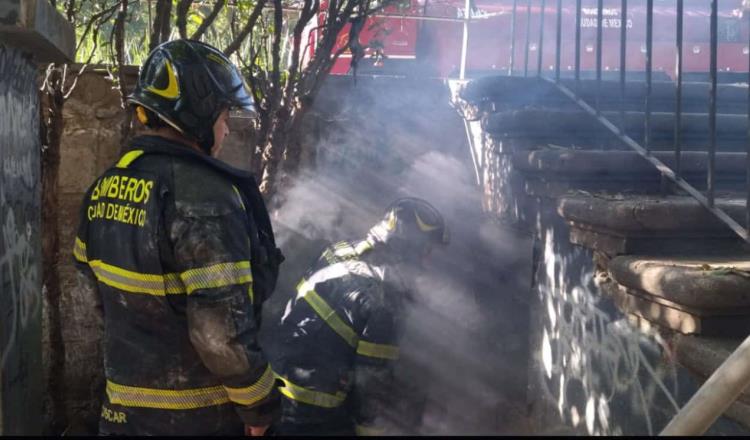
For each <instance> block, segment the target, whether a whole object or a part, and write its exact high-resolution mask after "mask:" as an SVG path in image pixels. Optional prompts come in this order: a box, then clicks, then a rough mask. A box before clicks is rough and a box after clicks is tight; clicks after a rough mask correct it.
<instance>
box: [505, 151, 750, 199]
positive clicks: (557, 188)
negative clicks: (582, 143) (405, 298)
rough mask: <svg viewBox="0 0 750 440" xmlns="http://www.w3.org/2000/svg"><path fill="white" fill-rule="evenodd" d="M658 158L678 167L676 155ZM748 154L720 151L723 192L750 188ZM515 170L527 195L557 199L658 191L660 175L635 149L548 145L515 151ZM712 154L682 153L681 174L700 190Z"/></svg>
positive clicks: (657, 153)
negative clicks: (569, 194)
mask: <svg viewBox="0 0 750 440" xmlns="http://www.w3.org/2000/svg"><path fill="white" fill-rule="evenodd" d="M653 155H654V157H655V158H657V159H659V160H660V161H662V162H663V163H665V164H666V165H667V166H669V167H670V168H673V169H674V167H675V162H676V161H675V157H674V153H673V152H671V151H655V152H654V153H653ZM746 159H747V154H746V153H725V152H720V153H717V154H716V156H715V166H716V168H715V170H716V185H717V188H720V189H722V190H736V191H741V190H742V189H744V188H746V185H747V183H746V173H747V170H746ZM512 163H513V169H514V170H515V171H518V172H520V173H522V174H523V176H524V179H525V180H526V182H525V185H526V191H527V193H528V194H530V195H533V196H539V197H558V196H560V195H562V194H564V193H565V192H566V191H568V190H571V189H581V190H586V191H592V190H607V191H620V192H637V193H656V192H660V191H661V174H660V173H659V171H658V170H657V169H656V167H654V166H653V165H652V164H651V163H650V162H649V161H647V160H646V159H644V158H643V157H642V156H641V155H640V154H638V153H637V152H635V151H591V150H573V149H568V148H557V147H547V148H545V149H542V150H535V151H517V152H514V153H512ZM707 168H708V154H707V153H705V152H697V151H687V152H684V153H683V154H682V159H681V172H682V177H683V178H684V179H685V180H686V181H688V182H689V183H690V184H691V185H693V186H695V187H696V188H698V189H701V190H702V189H704V188H705V186H706V175H707Z"/></svg>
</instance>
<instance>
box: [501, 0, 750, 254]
mask: <svg viewBox="0 0 750 440" xmlns="http://www.w3.org/2000/svg"><path fill="white" fill-rule="evenodd" d="M530 1H531V0H529V2H530ZM568 1H569V2H571V3H572V2H573V1H575V7H576V30H575V33H576V38H575V64H576V65H575V84H576V86H575V90H571V89H569V88H568V87H566V86H565V85H563V84H562V82H561V80H560V77H559V74H555V76H554V78H553V79H550V78H544V79H546V80H547V81H550V82H552V83H554V84H556V85H557V87H558V88H559V89H560V90H561V91H562V92H563V94H564V95H566V96H568V97H569V98H571V99H572V100H573V101H574V102H576V103H577V104H578V105H579V106H580V107H582V108H583V109H584V110H585V111H586V112H588V113H589V114H591V116H593V117H594V118H596V119H597V120H598V121H599V122H600V123H601V124H602V125H603V126H604V127H605V128H606V129H607V130H609V131H610V132H612V134H614V135H615V136H617V137H618V138H619V139H620V140H621V141H622V142H623V143H624V144H625V145H627V146H629V147H630V148H632V149H633V150H635V151H636V152H638V153H639V154H640V155H641V156H643V157H644V158H645V159H646V160H648V161H649V162H651V164H653V165H654V167H655V168H656V169H657V170H658V171H659V172H661V174H662V176H663V178H667V179H669V180H671V181H672V182H674V183H675V184H676V185H677V186H678V187H679V188H681V189H683V190H684V191H686V192H687V193H688V194H689V195H690V196H692V197H693V198H695V199H696V200H697V201H698V202H699V203H700V204H701V205H702V206H703V207H705V208H706V209H707V210H708V211H709V212H711V213H712V214H714V215H715V216H716V217H717V218H718V219H719V220H721V221H722V222H723V223H724V224H726V225H727V226H728V227H729V228H730V229H731V230H732V231H734V232H735V233H736V234H737V235H739V236H740V237H741V238H742V239H743V240H745V241H746V242H748V243H750V129H749V131H748V138H749V141H748V146H747V194H746V200H747V201H746V207H745V209H746V215H745V219H744V223H745V225H744V226H743V225H741V224H740V222H739V221H736V220H735V219H733V218H732V217H731V216H730V215H729V214H727V212H726V211H724V210H723V209H721V208H717V207H716V204H715V197H716V146H717V142H716V141H717V139H716V131H717V130H716V114H717V77H718V72H717V70H718V68H717V54H718V15H719V14H718V0H710V7H711V14H710V34H711V42H710V48H711V50H710V67H709V71H710V72H709V77H710V80H709V85H710V88H709V96H708V101H709V105H708V109H707V110H708V111H707V114H708V122H709V145H708V149H707V153H708V167H707V182H706V187H707V190H706V192H705V194H704V193H702V192H701V191H700V190H698V189H696V188H695V187H694V186H693V185H691V184H690V183H688V182H687V181H686V180H684V179H683V178H682V167H681V159H682V145H681V139H682V133H681V118H682V88H683V80H682V70H683V57H682V48H683V15H684V4H683V3H684V0H676V4H675V7H676V12H677V14H676V15H677V23H676V24H677V33H676V38H675V39H676V41H675V43H676V47H677V48H678V54H677V57H676V60H675V73H676V78H677V81H676V87H675V100H676V109H675V114H676V116H677V117H676V121H675V145H674V154H675V164H676V165H675V169H674V170H673V169H672V168H670V167H668V166H667V165H665V164H664V163H663V162H661V161H660V160H658V159H656V158H655V157H654V156H653V155H652V154H651V151H652V145H651V143H652V142H651V113H652V112H651V106H652V102H651V101H652V99H651V85H652V84H651V83H652V74H653V38H654V35H653V34H654V33H653V14H654V1H653V0H647V1H646V14H647V19H646V100H645V103H644V104H645V118H644V122H645V127H644V138H643V143H642V144H641V143H638V142H636V141H635V140H633V139H632V138H630V137H629V136H628V135H627V134H626V133H625V131H624V126H625V118H624V115H625V114H624V105H625V71H626V67H627V66H626V64H625V62H626V60H625V46H626V44H627V41H626V35H627V29H626V28H627V26H625V22H626V21H627V6H628V3H627V0H621V21H622V25H621V33H620V38H621V41H620V64H621V65H620V93H621V96H620V98H621V104H622V108H621V112H620V114H621V119H622V120H621V121H620V127H617V126H616V125H615V124H613V123H612V122H611V121H609V120H608V119H607V118H605V117H603V116H602V113H601V105H600V104H601V103H600V96H599V95H600V94H601V83H602V65H601V64H602V63H601V54H602V29H603V28H602V10H603V1H602V0H598V1H597V20H598V21H597V36H596V40H597V51H596V58H597V60H596V87H597V91H598V92H599V93H597V96H596V103H594V105H593V106H591V105H589V104H588V103H586V102H584V101H583V100H581V99H580V98H578V96H577V92H578V91H580V86H581V85H580V79H581V76H580V59H581V55H580V51H581V28H580V25H581V0H568ZM561 8H562V5H561V2H557V14H558V17H559V16H560V15H561ZM513 18H514V19H515V16H514V17H513ZM748 20H750V17H749V18H748ZM528 21H529V19H527V26H526V28H527V30H528V29H529V28H530V26H529V25H528ZM513 27H514V28H515V23H514V24H513ZM560 32H561V26H557V34H558V35H557V38H556V40H557V44H556V48H555V50H556V53H555V62H556V63H557V65H556V66H555V71H556V72H559V69H560V66H559V59H560V51H561V47H560V46H561V45H560V43H559V41H560V35H559V34H560ZM540 33H541V30H540ZM748 44H749V45H750V41H749V42H748ZM528 51H529V44H528V37H527V44H526V59H527V60H528ZM541 59H542V57H539V60H540V63H541ZM525 70H526V69H525ZM539 70H540V72H541V69H539ZM524 76H526V74H524ZM540 76H541V75H540ZM748 83H750V65H749V67H748ZM749 89H750V88H749ZM748 118H749V119H748V127H750V90H749V92H748Z"/></svg>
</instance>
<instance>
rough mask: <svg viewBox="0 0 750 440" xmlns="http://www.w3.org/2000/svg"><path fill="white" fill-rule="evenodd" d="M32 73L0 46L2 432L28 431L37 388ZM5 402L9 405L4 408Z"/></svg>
mask: <svg viewBox="0 0 750 440" xmlns="http://www.w3.org/2000/svg"><path fill="white" fill-rule="evenodd" d="M36 75H37V71H36V67H35V66H34V64H33V63H32V62H31V61H30V60H29V59H28V57H26V56H24V55H23V54H22V53H21V52H19V51H18V50H14V49H10V48H6V47H3V46H0V371H1V372H2V374H1V375H0V381H1V387H0V388H1V389H2V394H1V395H0V398H2V400H1V401H0V407H2V411H1V413H2V417H3V420H2V434H14V433H17V434H23V433H34V432H37V430H38V429H39V426H38V425H39V424H38V417H39V411H38V401H39V399H38V397H39V396H38V393H39V386H40V382H41V376H40V373H41V346H40V343H41V327H40V326H41V322H40V317H41V299H42V298H41V294H42V293H41V285H40V284H41V267H40V264H39V260H40V249H41V248H40V244H41V241H40V240H41V236H40V206H39V205H40V194H39V184H38V181H39V154H40V142H39V102H38V95H37V93H38V91H37V89H36V84H35V81H33V80H30V78H31V79H33V78H35V77H36ZM9 402H15V403H14V404H9Z"/></svg>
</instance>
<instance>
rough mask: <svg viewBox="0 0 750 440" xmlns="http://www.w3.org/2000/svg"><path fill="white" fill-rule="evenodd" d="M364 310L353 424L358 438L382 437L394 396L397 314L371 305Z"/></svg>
mask: <svg viewBox="0 0 750 440" xmlns="http://www.w3.org/2000/svg"><path fill="white" fill-rule="evenodd" d="M366 307H367V308H368V309H369V310H368V312H367V314H366V316H367V317H366V323H365V326H364V328H363V331H362V334H361V335H360V338H359V342H358V344H357V352H356V353H357V354H356V359H355V365H354V387H353V390H352V392H353V393H354V394H353V402H354V422H355V425H356V430H357V435H382V434H384V433H385V426H386V425H387V423H386V419H387V417H388V412H389V408H390V407H392V404H393V397H394V395H395V393H394V390H393V385H394V361H396V360H397V359H398V357H399V348H398V345H397V343H398V337H399V334H400V325H399V323H398V319H399V314H398V313H399V312H398V311H397V310H394V308H393V307H388V306H387V305H385V304H373V303H370V304H368V305H367V306H366Z"/></svg>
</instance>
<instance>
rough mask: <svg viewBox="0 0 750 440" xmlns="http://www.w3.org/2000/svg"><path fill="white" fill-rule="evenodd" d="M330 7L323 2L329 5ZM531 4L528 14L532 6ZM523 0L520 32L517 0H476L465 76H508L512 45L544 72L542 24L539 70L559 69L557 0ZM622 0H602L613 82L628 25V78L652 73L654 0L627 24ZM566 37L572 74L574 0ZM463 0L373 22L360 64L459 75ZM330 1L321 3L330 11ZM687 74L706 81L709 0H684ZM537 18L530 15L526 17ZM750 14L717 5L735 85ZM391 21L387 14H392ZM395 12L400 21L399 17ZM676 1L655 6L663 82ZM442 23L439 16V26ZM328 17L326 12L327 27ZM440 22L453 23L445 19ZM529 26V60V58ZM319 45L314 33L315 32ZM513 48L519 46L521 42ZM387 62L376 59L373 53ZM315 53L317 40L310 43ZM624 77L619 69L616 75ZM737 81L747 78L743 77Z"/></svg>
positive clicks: (523, 65) (605, 51) (437, 1)
mask: <svg viewBox="0 0 750 440" xmlns="http://www.w3.org/2000/svg"><path fill="white" fill-rule="evenodd" d="M323 3H325V2H323ZM529 3H530V4H531V7H530V11H528V9H527V7H528V5H529ZM541 3H542V0H531V1H530V2H529V1H527V0H518V1H517V9H516V20H515V30H514V32H513V34H514V35H512V33H511V32H512V31H513V29H512V28H513V26H512V24H511V23H512V16H513V0H474V1H473V5H474V6H473V8H474V9H473V10H472V12H471V16H472V20H471V21H470V23H469V25H468V50H467V53H466V72H467V75H468V76H473V75H478V74H487V73H493V72H494V73H495V74H498V73H506V74H507V73H508V71H509V68H510V65H511V46H514V57H513V71H514V74H523V73H524V71H525V70H526V69H528V73H529V74H536V72H537V69H538V64H539V49H540V27H542V21H543V28H544V32H543V41H542V42H541V49H542V52H543V57H542V63H541V67H542V70H543V71H546V72H552V71H553V70H554V64H555V45H556V32H557V9H556V5H557V1H556V0H547V1H546V7H545V11H544V14H542V7H541ZM620 3H621V2H620V0H604V2H603V4H604V8H603V20H602V28H603V31H602V40H603V45H602V76H603V77H605V78H608V77H610V78H613V77H615V76H617V75H619V70H620V32H621V26H622V24H623V23H625V25H626V27H627V45H626V53H627V56H626V59H627V62H626V72H628V74H629V75H630V74H633V75H638V74H641V75H642V74H643V72H645V70H646V1H645V0H630V1H629V2H628V6H629V7H628V13H627V20H623V19H622V17H621V11H620ZM562 4H563V12H562V21H561V22H562V32H561V43H562V44H561V54H560V55H561V73H562V75H563V76H571V75H572V74H573V71H574V69H575V35H576V32H575V22H576V18H575V16H576V14H575V1H574V0H563V1H562ZM464 5H465V2H464V0H412V1H411V4H410V6H409V7H406V8H403V7H401V8H397V7H390V8H388V9H386V10H384V11H383V12H382V13H381V14H379V15H378V16H376V17H373V18H370V19H368V21H367V23H366V24H365V29H364V30H363V32H362V34H361V36H360V42H361V43H362V44H363V45H368V44H369V45H371V46H373V47H370V48H368V49H367V55H366V57H365V59H363V60H362V61H361V62H360V64H359V71H360V72H362V73H379V74H394V73H395V74H423V75H427V76H435V77H442V78H445V77H455V76H457V75H458V71H459V66H460V63H461V49H462V39H463V27H464V25H463V22H462V21H461V19H462V18H463V17H464V14H465V11H464ZM324 6H325V5H323V4H322V5H321V10H322V11H324V10H325V8H324ZM684 11H685V12H684V42H683V60H684V61H683V62H684V64H683V69H684V72H685V77H686V78H693V79H696V80H699V79H705V78H706V77H707V72H708V70H709V54H710V2H708V1H706V0H685V2H684ZM529 12H530V14H529V15H527V14H528V13H529ZM749 14H750V10H747V9H746V8H743V2H742V0H722V1H721V2H719V26H718V44H719V49H718V70H719V72H720V77H723V78H725V79H727V80H731V79H732V78H733V77H734V76H733V75H737V74H739V73H742V72H745V73H746V72H748V63H749V60H748V58H749V57H748V53H749V52H750V50H749V49H748V44H749V43H748V42H749V40H750V32H749V30H748V28H749V26H748V23H749V21H750V20H749V18H750V17H748V15H749ZM386 15H387V16H386ZM394 15H397V16H394ZM676 16H677V15H676V1H675V0H654V21H653V23H654V25H653V55H654V56H653V71H654V75H655V78H659V77H661V79H668V78H674V74H675V64H676V62H675V61H676V29H677V25H676V22H677V20H676ZM435 18H437V19H440V20H436V19H435ZM324 19H325V14H324V13H322V14H320V15H319V21H318V23H319V24H322V23H323V20H324ZM442 19H450V20H452V21H450V20H445V21H442ZM527 27H528V31H529V32H528V46H529V50H528V59H527V56H526V50H525V48H526V42H527ZM348 34H349V25H347V26H346V28H344V30H343V31H342V32H341V34H340V37H339V42H340V43H339V46H338V47H342V46H343V44H344V43H345V42H346V41H347V38H348ZM310 36H311V38H312V40H311V41H313V42H314V38H315V36H314V34H311V35H310ZM596 37H597V1H596V0H583V1H582V11H581V55H580V56H581V72H582V76H584V77H592V76H593V75H594V72H595V70H596V52H597V47H596ZM513 43H514V44H513ZM378 47H379V48H380V49H381V51H382V53H383V54H384V55H385V57H386V58H385V61H384V62H379V63H373V58H372V55H373V54H374V53H375V48H378ZM312 50H313V51H314V43H313V45H312ZM350 62H351V54H349V53H344V54H343V55H342V57H341V58H340V59H339V61H338V62H337V63H336V64H335V65H334V67H333V70H332V73H333V74H338V75H341V74H347V73H349V71H350ZM615 72H617V73H615ZM737 78H739V77H737Z"/></svg>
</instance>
